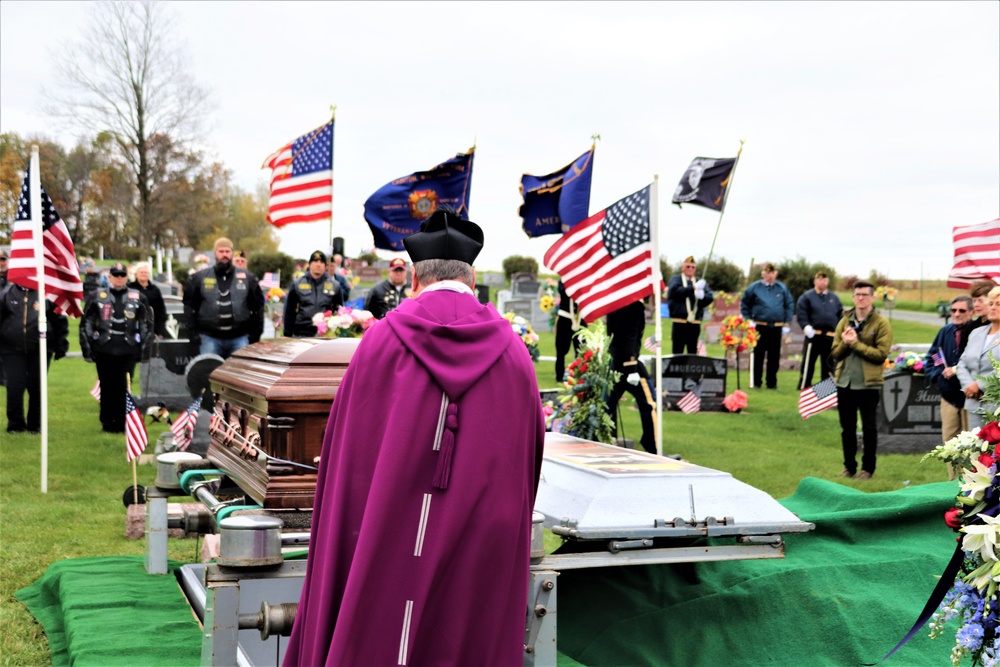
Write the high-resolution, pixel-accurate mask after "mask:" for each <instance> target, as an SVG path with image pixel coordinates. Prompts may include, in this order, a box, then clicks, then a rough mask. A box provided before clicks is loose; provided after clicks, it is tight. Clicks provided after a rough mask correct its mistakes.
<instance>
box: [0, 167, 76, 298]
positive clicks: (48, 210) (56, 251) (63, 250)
mask: <svg viewBox="0 0 1000 667" xmlns="http://www.w3.org/2000/svg"><path fill="white" fill-rule="evenodd" d="M39 186H41V184H40V183H39ZM29 189H30V186H29V179H28V173H27V172H26V173H25V174H24V184H23V185H21V198H20V199H18V201H17V220H16V221H15V222H14V231H13V234H12V235H11V245H10V261H9V266H10V268H9V269H8V271H7V280H9V281H10V282H12V283H16V284H18V285H20V286H21V287H27V288H28V289H33V290H37V289H38V266H37V262H36V260H35V222H34V218H33V217H32V211H31V198H30V197H29ZM41 195H42V196H41V201H42V210H41V216H42V242H41V246H42V256H43V257H44V260H45V297H46V298H47V299H48V300H49V301H51V302H52V303H54V304H55V305H56V308H58V310H59V311H60V312H63V313H66V314H67V315H71V316H72V317H82V316H83V312H82V311H81V310H80V304H79V301H80V299H82V298H83V283H82V282H81V281H80V267H79V265H78V264H77V263H76V249H75V248H74V247H73V239H71V238H70V236H69V231H68V230H67V229H66V225H65V224H63V221H62V218H60V217H59V213H58V212H57V211H56V209H55V207H54V206H52V200H51V199H49V195H48V194H46V192H45V188H42V192H41Z"/></svg>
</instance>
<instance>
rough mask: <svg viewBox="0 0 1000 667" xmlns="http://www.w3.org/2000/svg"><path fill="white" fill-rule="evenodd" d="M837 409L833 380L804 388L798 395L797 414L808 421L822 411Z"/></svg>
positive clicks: (835, 386)
mask: <svg viewBox="0 0 1000 667" xmlns="http://www.w3.org/2000/svg"><path fill="white" fill-rule="evenodd" d="M835 407H837V385H836V384H834V383H833V378H827V379H825V380H823V381H822V382H819V383H817V384H814V385H813V386H811V387H806V388H805V389H803V390H802V391H801V392H800V393H799V414H800V415H802V418H803V419H809V418H810V417H812V416H813V415H815V414H819V413H820V412H823V411H824V410H829V409H830V408H835Z"/></svg>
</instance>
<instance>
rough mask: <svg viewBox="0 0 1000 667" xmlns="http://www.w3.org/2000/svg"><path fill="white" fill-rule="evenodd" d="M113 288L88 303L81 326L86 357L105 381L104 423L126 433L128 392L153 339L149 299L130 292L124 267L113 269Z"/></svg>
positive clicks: (102, 409) (110, 430)
mask: <svg viewBox="0 0 1000 667" xmlns="http://www.w3.org/2000/svg"><path fill="white" fill-rule="evenodd" d="M109 273H110V277H109V279H108V280H109V282H110V284H111V287H110V288H109V289H99V290H97V291H96V292H95V293H94V294H93V296H92V297H91V298H90V299H89V300H87V302H86V304H85V306H84V311H83V320H82V322H81V323H80V349H81V350H82V351H83V358H84V359H85V360H87V361H90V362H93V363H94V364H95V365H96V366H97V378H98V379H99V380H100V382H101V424H102V426H103V427H104V430H105V431H107V432H108V433H124V432H125V390H126V388H128V385H127V383H128V380H127V378H131V377H133V372H134V371H135V362H136V361H138V359H139V358H140V356H141V355H142V350H143V347H144V346H145V345H146V343H147V339H148V337H149V333H150V330H149V315H148V305H147V303H146V297H144V296H143V295H142V294H141V293H140V292H139V291H138V290H134V289H128V287H126V282H127V280H128V270H127V269H126V268H125V265H124V264H121V263H118V264H115V265H114V266H112V267H111V271H110V272H109Z"/></svg>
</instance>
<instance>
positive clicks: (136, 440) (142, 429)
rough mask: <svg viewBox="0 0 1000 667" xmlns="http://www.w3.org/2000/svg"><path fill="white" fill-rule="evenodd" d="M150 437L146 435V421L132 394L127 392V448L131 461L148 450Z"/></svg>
mask: <svg viewBox="0 0 1000 667" xmlns="http://www.w3.org/2000/svg"><path fill="white" fill-rule="evenodd" d="M148 442H149V438H148V437H147V436H146V422H145V421H144V420H143V418H142V413H141V412H139V408H137V407H136V406H135V401H134V400H132V394H130V393H129V392H127V391H126V392H125V449H126V455H127V456H128V460H129V462H130V463H131V462H132V461H133V460H135V459H136V458H138V457H139V454H142V453H143V452H144V451H146V444H147V443H148Z"/></svg>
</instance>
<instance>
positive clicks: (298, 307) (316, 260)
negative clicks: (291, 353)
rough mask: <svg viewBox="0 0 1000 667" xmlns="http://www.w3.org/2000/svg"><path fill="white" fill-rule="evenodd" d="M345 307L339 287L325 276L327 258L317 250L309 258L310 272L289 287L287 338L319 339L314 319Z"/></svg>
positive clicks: (286, 311) (286, 312) (286, 300)
mask: <svg viewBox="0 0 1000 667" xmlns="http://www.w3.org/2000/svg"><path fill="white" fill-rule="evenodd" d="M343 305H344V297H343V294H342V293H341V291H340V285H338V284H337V281H336V280H335V279H334V278H333V276H330V275H328V274H327V272H326V255H325V254H323V252H321V251H319V250H317V251H315V252H313V254H311V255H310V256H309V270H308V271H306V274H305V275H304V276H302V277H301V278H298V279H296V280H293V281H292V284H291V285H289V286H288V297H287V298H286V299H285V335H286V336H291V337H293V338H311V337H313V336H315V335H316V325H315V324H313V322H312V318H313V315H315V314H316V313H325V312H326V311H328V310H330V311H333V312H334V313H336V312H337V308H339V307H340V306H343Z"/></svg>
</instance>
